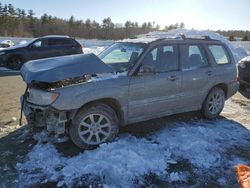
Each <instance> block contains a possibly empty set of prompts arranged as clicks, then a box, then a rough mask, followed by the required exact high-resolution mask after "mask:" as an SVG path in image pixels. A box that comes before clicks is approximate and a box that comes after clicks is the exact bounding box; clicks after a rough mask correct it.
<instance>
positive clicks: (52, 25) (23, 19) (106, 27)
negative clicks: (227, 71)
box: [0, 2, 250, 40]
mask: <svg viewBox="0 0 250 188" xmlns="http://www.w3.org/2000/svg"><path fill="white" fill-rule="evenodd" d="M184 27H185V25H184V23H176V24H172V25H169V26H166V27H165V28H164V29H163V30H160V26H159V25H158V24H156V23H155V22H144V23H143V24H141V25H139V24H138V22H131V21H126V22H125V23H124V24H118V23H113V22H112V20H111V18H109V17H108V18H105V19H103V20H102V23H98V22H96V21H95V20H90V19H87V20H85V21H83V20H77V19H75V18H74V17H73V16H71V17H70V18H69V19H61V18H57V17H54V16H51V15H47V14H43V15H42V16H41V17H40V18H38V17H36V16H35V13H34V11H33V10H28V11H26V10H24V9H20V8H15V7H14V6H13V5H12V4H2V3H1V2H0V36H5V37H39V36H44V35H53V34H58V35H69V36H71V37H78V38H86V39H92V38H96V39H114V40H117V39H123V38H134V37H135V36H136V35H139V34H145V33H148V32H150V31H168V30H171V29H176V28H184ZM217 32H219V33H220V34H222V35H224V36H227V37H229V39H230V40H236V38H237V37H240V38H241V39H242V40H249V39H250V32H249V31H217Z"/></svg>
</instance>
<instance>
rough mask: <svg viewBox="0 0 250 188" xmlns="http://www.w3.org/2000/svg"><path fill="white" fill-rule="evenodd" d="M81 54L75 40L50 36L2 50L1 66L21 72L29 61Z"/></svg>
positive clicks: (0, 56) (80, 49)
mask: <svg viewBox="0 0 250 188" xmlns="http://www.w3.org/2000/svg"><path fill="white" fill-rule="evenodd" d="M80 53H82V47H81V45H80V44H79V43H78V42H77V41H76V40H75V39H73V38H70V37H69V36H62V35H48V36H44V37H40V38H37V39H34V40H32V41H30V42H27V43H25V44H20V45H16V46H12V47H9V48H6V49H4V50H1V51H0V65H1V66H6V67H8V68H11V69H15V70H19V69H20V68H21V67H22V65H23V64H24V63H25V62H27V61H29V60H34V59H43V58H49V57H55V56H64V55H72V54H80Z"/></svg>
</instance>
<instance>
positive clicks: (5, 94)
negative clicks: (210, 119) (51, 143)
mask: <svg viewBox="0 0 250 188" xmlns="http://www.w3.org/2000/svg"><path fill="white" fill-rule="evenodd" d="M24 90H25V83H24V82H23V81H22V78H21V77H20V76H9V77H0V153H3V155H2V156H3V157H2V158H1V161H0V187H1V183H2V182H1V181H4V185H6V186H7V187H8V186H11V185H12V183H13V181H14V180H15V177H16V176H17V174H16V170H15V166H16V163H17V162H18V161H20V160H21V159H22V158H23V157H24V156H25V155H26V154H27V153H28V152H29V151H30V149H31V148H32V146H34V144H35V141H34V140H32V135H26V134H24V132H25V130H26V129H27V127H26V126H19V125H18V124H19V117H20V102H19V97H20V96H21V95H22V93H23V92H24ZM198 114H199V113H198ZM249 114H250V100H249V99H247V98H245V97H243V96H242V95H241V94H240V93H236V94H235V95H234V96H233V97H232V98H231V99H229V100H228V101H227V102H226V105H225V108H224V110H223V112H222V114H221V115H222V116H224V117H225V118H227V119H231V120H233V121H236V122H238V123H240V124H241V125H243V126H244V127H246V128H247V129H248V130H250V115H249ZM194 117H198V118H199V115H197V113H196V114H195V115H194V113H184V114H180V115H174V116H170V117H167V119H166V118H163V119H158V120H151V121H152V124H154V125H153V126H150V125H151V123H150V122H151V121H148V122H147V123H146V124H147V125H146V126H145V127H144V129H140V128H139V129H138V128H137V127H136V126H134V127H131V126H129V127H127V128H124V129H123V130H122V131H123V132H129V133H132V134H133V135H137V136H143V135H144V134H147V133H149V132H153V131H155V130H157V129H161V126H162V123H161V122H166V121H168V122H176V121H180V119H181V120H185V119H187V120H188V119H192V118H194ZM23 123H24V124H25V119H23ZM25 135H26V136H25ZM24 136H25V137H26V138H24ZM67 144H69V145H67ZM6 148H9V150H10V153H6V152H5V150H6ZM10 148H11V149H10ZM58 149H59V150H62V152H63V153H64V154H65V155H69V156H71V155H74V153H78V152H79V150H78V149H76V148H75V147H74V146H73V145H72V143H66V146H65V145H59V146H58ZM5 155H6V156H5ZM6 164H7V166H6ZM6 171H8V173H5V172H6Z"/></svg>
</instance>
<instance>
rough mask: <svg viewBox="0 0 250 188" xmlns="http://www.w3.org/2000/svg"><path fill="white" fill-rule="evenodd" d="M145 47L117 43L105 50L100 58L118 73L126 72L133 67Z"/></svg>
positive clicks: (142, 45)
mask: <svg viewBox="0 0 250 188" xmlns="http://www.w3.org/2000/svg"><path fill="white" fill-rule="evenodd" d="M144 47H145V45H144V44H138V43H137V44H136V43H116V44H113V45H112V46H110V47H109V48H107V49H106V50H104V51H103V52H102V53H101V54H99V55H98V57H99V58H100V59H101V60H102V61H103V62H104V63H105V64H108V65H109V66H111V67H112V68H113V69H114V70H115V71H116V72H125V71H128V70H129V69H130V68H132V67H133V65H134V64H135V62H136V60H137V59H138V57H139V56H140V55H141V54H142V52H143V50H144Z"/></svg>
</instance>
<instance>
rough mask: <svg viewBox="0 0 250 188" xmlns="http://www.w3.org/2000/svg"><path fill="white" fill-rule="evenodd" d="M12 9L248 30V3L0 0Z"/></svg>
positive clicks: (209, 0) (212, 0)
mask: <svg viewBox="0 0 250 188" xmlns="http://www.w3.org/2000/svg"><path fill="white" fill-rule="evenodd" d="M0 2H2V3H3V4H8V3H12V4H13V5H14V6H15V7H16V8H22V9H25V10H28V9H32V10H34V12H35V13H36V16H37V17H40V16H41V15H42V14H44V13H47V14H50V15H52V16H57V17H60V18H66V19H68V18H69V17H70V16H71V15H73V16H74V17H75V18H77V19H82V20H86V19H87V18H90V19H91V20H96V21H98V22H101V21H102V20H103V18H106V17H110V18H111V19H112V21H113V22H114V23H125V21H127V20H130V21H137V22H139V23H140V24H141V23H143V22H145V21H146V22H148V21H151V22H153V21H155V22H156V23H157V24H159V25H160V26H161V27H162V28H163V27H164V26H165V25H169V24H173V23H176V22H184V23H185V25H186V28H188V29H191V28H195V29H211V30H217V29H224V30H228V29H234V30H250V0H0Z"/></svg>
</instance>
